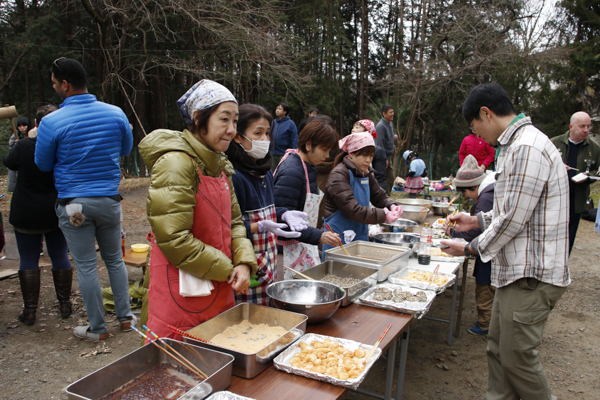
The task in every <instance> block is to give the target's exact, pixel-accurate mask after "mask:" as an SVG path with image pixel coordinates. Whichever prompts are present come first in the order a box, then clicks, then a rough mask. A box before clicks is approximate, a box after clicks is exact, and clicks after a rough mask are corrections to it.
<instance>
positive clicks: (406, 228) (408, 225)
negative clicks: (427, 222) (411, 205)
mask: <svg viewBox="0 0 600 400" xmlns="http://www.w3.org/2000/svg"><path fill="white" fill-rule="evenodd" d="M423 207H425V206H423ZM384 225H387V226H388V227H389V229H390V230H391V231H392V232H413V231H414V230H415V226H419V224H418V223H416V222H415V221H411V220H409V219H404V218H398V219H397V220H396V222H392V223H391V224H388V223H384Z"/></svg>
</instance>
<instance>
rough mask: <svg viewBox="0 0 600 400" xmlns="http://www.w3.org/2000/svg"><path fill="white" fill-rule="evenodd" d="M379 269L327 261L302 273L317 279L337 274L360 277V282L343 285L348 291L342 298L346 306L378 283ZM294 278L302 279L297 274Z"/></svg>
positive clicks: (338, 275)
mask: <svg viewBox="0 0 600 400" xmlns="http://www.w3.org/2000/svg"><path fill="white" fill-rule="evenodd" d="M377 272H378V271H377V270H376V269H373V268H367V267H361V266H360V265H352V264H346V263H341V262H337V261H325V262H324V263H322V264H319V265H315V266H314V267H312V268H309V269H307V270H304V271H302V273H303V274H304V275H306V276H308V277H310V278H313V279H315V280H317V281H318V280H320V279H321V278H323V277H324V276H325V275H335V276H337V277H340V278H354V279H360V282H358V283H356V284H355V285H352V286H349V287H345V286H344V287H343V289H344V290H345V291H346V297H344V300H342V307H346V306H348V305H350V304H352V302H354V300H356V299H357V298H359V297H360V295H362V294H363V293H364V292H366V291H367V290H369V288H371V287H373V286H375V285H376V284H377V276H376V274H377ZM294 278H297V279H302V277H301V276H299V275H295V276H294Z"/></svg>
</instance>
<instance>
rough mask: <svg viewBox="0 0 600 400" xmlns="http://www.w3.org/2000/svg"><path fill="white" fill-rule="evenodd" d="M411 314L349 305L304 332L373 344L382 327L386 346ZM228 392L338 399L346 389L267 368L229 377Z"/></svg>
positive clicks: (267, 398) (266, 399) (264, 398)
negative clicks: (253, 374) (246, 375)
mask: <svg viewBox="0 0 600 400" xmlns="http://www.w3.org/2000/svg"><path fill="white" fill-rule="evenodd" d="M411 321H412V315H407V314H401V313H397V312H394V311H389V310H382V309H377V308H372V307H367V306H360V305H357V304H351V305H349V306H348V307H340V309H339V310H338V311H337V312H336V313H335V314H334V315H333V317H331V318H330V319H328V320H327V321H324V322H321V323H319V324H315V325H308V326H307V330H306V331H307V333H316V334H320V335H327V336H334V337H339V338H344V339H350V340H354V341H357V342H361V343H365V344H370V345H373V344H375V342H376V341H377V339H379V337H380V336H381V334H382V333H383V331H384V330H385V328H386V327H387V326H388V325H389V324H392V327H391V328H390V331H389V332H388V334H387V335H386V336H385V338H384V339H383V341H382V342H381V345H380V347H381V348H382V349H386V348H387V347H388V346H389V345H390V344H391V343H392V342H393V341H394V340H396V339H397V338H398V336H400V334H401V333H402V332H404V330H405V329H406V328H407V327H408V326H409V325H410V322H411ZM227 390H229V391H230V392H233V393H236V394H239V395H241V396H247V397H251V398H254V399H261V400H280V399H284V398H285V399H286V400H295V399H298V400H301V399H302V400H306V399H319V400H327V399H337V398H339V397H340V396H341V395H342V394H343V393H344V392H345V391H346V389H345V388H342V387H339V386H334V385H331V384H329V383H325V382H321V381H317V380H314V379H308V378H304V377H302V376H298V375H293V374H288V373H287V372H283V371H278V370H276V369H275V367H274V366H271V367H270V368H267V369H266V370H264V371H263V372H261V373H260V374H259V375H258V376H257V377H256V378H254V379H244V378H239V377H236V376H232V377H231V386H230V387H229V389H227Z"/></svg>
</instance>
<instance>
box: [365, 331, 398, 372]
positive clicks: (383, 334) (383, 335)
mask: <svg viewBox="0 0 600 400" xmlns="http://www.w3.org/2000/svg"><path fill="white" fill-rule="evenodd" d="M391 327H392V324H389V325H388V327H387V328H385V331H383V333H382V334H381V336H380V337H379V339H378V340H377V342H375V345H374V346H373V348H372V349H371V351H370V352H369V354H367V356H366V357H365V361H364V362H363V364H366V363H367V361H368V360H369V357H371V355H372V354H373V352H374V351H375V349H376V348H377V347H379V344H380V343H381V341H382V340H383V338H384V337H385V335H387V333H388V331H389V330H390V328H391Z"/></svg>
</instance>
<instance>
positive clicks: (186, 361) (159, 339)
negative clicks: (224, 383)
mask: <svg viewBox="0 0 600 400" xmlns="http://www.w3.org/2000/svg"><path fill="white" fill-rule="evenodd" d="M143 328H144V329H145V330H146V332H150V334H151V335H152V336H154V337H155V338H156V339H157V340H158V341H159V342H161V343H162V344H164V345H165V347H167V348H168V349H169V350H171V351H172V352H173V353H175V354H177V355H178V356H179V357H181V359H182V360H183V361H184V362H185V363H186V364H188V366H189V367H190V368H192V369H195V370H196V371H197V372H199V373H200V374H201V375H202V376H204V379H207V378H208V376H207V375H206V374H205V373H204V372H202V370H201V369H200V368H198V367H196V366H195V365H194V364H192V362H191V361H190V360H188V359H187V358H185V357H184V356H183V355H182V354H181V353H179V352H178V351H177V350H175V349H174V348H173V347H172V346H171V345H169V344H168V343H167V342H165V341H164V340H162V339H161V338H159V337H158V335H157V334H156V333H154V332H152V331H151V330H150V329H148V327H147V326H146V325H144V326H143ZM182 345H183V344H182Z"/></svg>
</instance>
